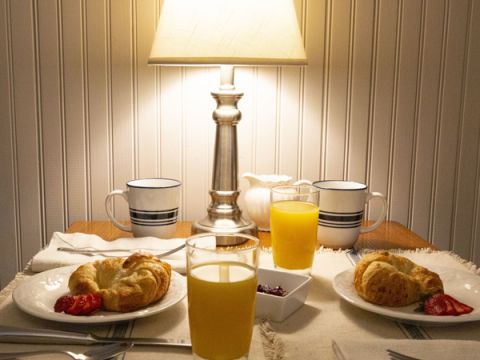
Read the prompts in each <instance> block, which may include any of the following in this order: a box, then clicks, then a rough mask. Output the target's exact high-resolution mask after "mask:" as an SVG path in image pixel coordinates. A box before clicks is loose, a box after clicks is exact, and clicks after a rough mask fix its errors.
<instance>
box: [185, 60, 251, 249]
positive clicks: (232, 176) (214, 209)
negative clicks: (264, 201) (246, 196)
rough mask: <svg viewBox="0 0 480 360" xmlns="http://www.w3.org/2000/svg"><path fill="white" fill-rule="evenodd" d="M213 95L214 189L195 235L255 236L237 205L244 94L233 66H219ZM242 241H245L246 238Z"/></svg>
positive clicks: (196, 223)
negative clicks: (239, 106)
mask: <svg viewBox="0 0 480 360" xmlns="http://www.w3.org/2000/svg"><path fill="white" fill-rule="evenodd" d="M212 96H213V98H214V99H215V100H216V102H217V108H216V109H215V111H214V112H213V120H214V121H215V123H216V125H217V126H216V135H215V154H214V163H213V176H212V188H211V190H210V196H211V198H212V201H211V203H210V205H209V206H208V209H207V212H208V215H207V216H206V217H205V218H204V219H202V220H200V221H196V222H194V223H193V225H192V233H194V234H195V233H200V232H214V233H247V234H251V235H255V236H256V235H257V226H256V225H255V224H254V223H253V222H252V221H249V220H246V219H244V218H243V217H242V211H241V210H240V208H239V206H238V205H237V198H238V195H239V194H240V191H239V190H238V152H237V124H238V122H239V121H240V119H241V118H242V114H241V112H240V110H239V109H238V108H237V103H238V101H239V100H240V99H241V98H242V96H243V93H242V92H240V91H238V90H236V89H235V85H234V69H233V66H232V65H222V66H221V67H220V87H219V89H218V90H217V91H213V92H212ZM225 239H226V240H228V241H230V242H231V241H232V239H233V241H234V239H235V238H229V237H225ZM241 240H242V241H243V239H241ZM217 241H218V238H217ZM230 244H231V243H230ZM230 244H224V245H230Z"/></svg>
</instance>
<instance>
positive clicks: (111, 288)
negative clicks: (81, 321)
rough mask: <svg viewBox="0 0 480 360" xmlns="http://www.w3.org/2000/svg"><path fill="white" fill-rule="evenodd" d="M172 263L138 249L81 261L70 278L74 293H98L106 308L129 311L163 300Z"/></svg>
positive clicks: (70, 285)
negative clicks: (128, 254) (108, 257)
mask: <svg viewBox="0 0 480 360" xmlns="http://www.w3.org/2000/svg"><path fill="white" fill-rule="evenodd" d="M170 277H171V267H170V265H169V264H167V263H165V262H163V261H161V260H160V259H158V258H156V257H154V256H152V255H146V254H140V253H134V254H132V255H130V256H129V257H128V258H126V259H124V258H111V259H106V260H97V261H95V262H90V263H87V264H84V265H81V266H80V267H79V268H78V269H77V270H75V271H74V272H73V273H72V275H70V279H69V281H68V287H69V289H70V291H71V292H72V293H73V294H74V295H78V294H87V293H98V294H100V295H101V296H102V298H103V304H104V308H105V309H106V310H110V311H119V312H129V311H135V310H137V309H139V308H142V307H144V306H147V305H149V304H152V303H154V302H156V301H158V300H160V299H161V298H162V297H163V296H164V295H165V294H166V293H167V291H168V287H169V286H170Z"/></svg>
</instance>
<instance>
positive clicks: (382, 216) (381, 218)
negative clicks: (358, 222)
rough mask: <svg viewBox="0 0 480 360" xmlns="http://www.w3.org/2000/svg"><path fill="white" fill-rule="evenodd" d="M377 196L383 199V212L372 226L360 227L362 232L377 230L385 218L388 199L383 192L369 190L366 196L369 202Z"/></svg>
mask: <svg viewBox="0 0 480 360" xmlns="http://www.w3.org/2000/svg"><path fill="white" fill-rule="evenodd" d="M374 198H377V199H380V200H382V213H381V214H380V216H379V218H378V219H377V221H375V223H373V224H372V225H370V226H361V227H360V233H366V232H370V231H373V230H375V229H376V228H378V227H379V226H380V224H381V223H382V222H383V220H385V216H386V215H387V199H386V198H385V196H384V195H383V194H382V193H379V192H369V193H368V194H367V197H366V200H365V201H366V202H369V201H370V200H372V199H374Z"/></svg>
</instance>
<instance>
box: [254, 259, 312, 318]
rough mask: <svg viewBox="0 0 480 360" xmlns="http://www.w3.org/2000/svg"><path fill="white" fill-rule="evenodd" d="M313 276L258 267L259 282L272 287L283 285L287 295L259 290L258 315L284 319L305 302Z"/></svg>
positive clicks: (258, 316)
mask: <svg viewBox="0 0 480 360" xmlns="http://www.w3.org/2000/svg"><path fill="white" fill-rule="evenodd" d="M311 281H312V278H311V277H310V276H307V275H300V274H292V273H288V272H285V271H279V270H271V269H263V268H259V269H258V284H260V285H268V286H270V287H272V288H273V287H276V286H281V287H282V288H283V289H284V290H286V291H287V292H288V293H287V295H286V296H277V295H270V294H266V293H261V292H258V291H257V301H256V303H257V305H256V317H257V318H267V319H270V320H273V321H283V320H285V319H286V318H287V317H288V316H289V315H290V314H292V313H293V312H294V311H296V310H297V309H299V308H300V307H301V306H302V305H303V304H304V303H305V299H306V298H307V295H308V290H309V289H310V283H311Z"/></svg>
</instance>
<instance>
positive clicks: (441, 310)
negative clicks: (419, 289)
mask: <svg viewBox="0 0 480 360" xmlns="http://www.w3.org/2000/svg"><path fill="white" fill-rule="evenodd" d="M438 295H440V294H437V295H433V296H431V297H429V298H428V299H427V300H425V303H424V304H423V309H424V311H425V313H426V314H428V315H446V312H447V303H446V302H445V298H444V297H442V296H438Z"/></svg>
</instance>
